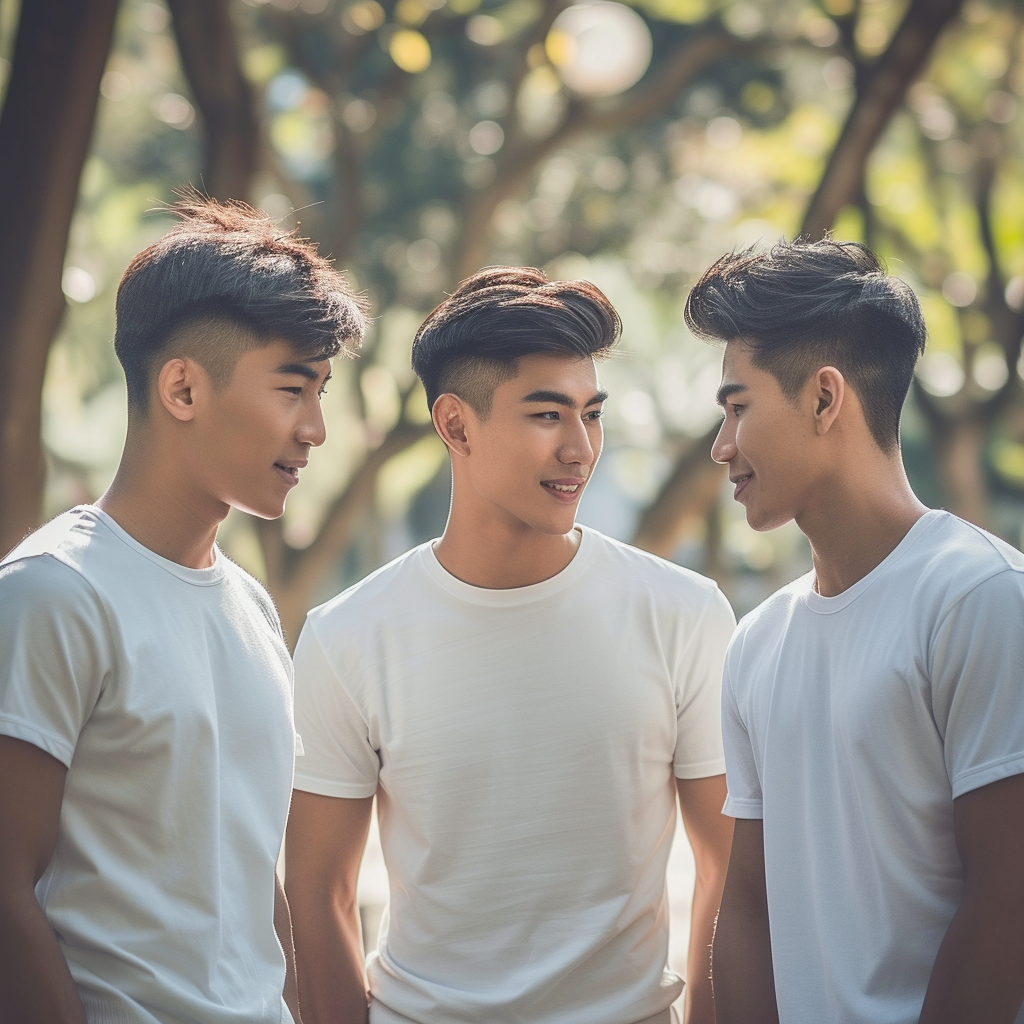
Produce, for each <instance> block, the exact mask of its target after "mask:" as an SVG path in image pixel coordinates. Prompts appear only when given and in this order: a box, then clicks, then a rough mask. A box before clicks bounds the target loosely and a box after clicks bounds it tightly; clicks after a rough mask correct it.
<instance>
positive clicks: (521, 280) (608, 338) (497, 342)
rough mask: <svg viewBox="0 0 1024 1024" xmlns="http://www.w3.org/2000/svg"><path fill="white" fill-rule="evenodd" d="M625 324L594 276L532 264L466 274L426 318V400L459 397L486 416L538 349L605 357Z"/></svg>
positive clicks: (417, 352)
mask: <svg viewBox="0 0 1024 1024" xmlns="http://www.w3.org/2000/svg"><path fill="white" fill-rule="evenodd" d="M621 331H622V324H621V321H620V320H619V314H618V313H616V311H615V307H614V306H612V304H611V303H610V302H609V301H608V299H607V297H606V296H605V294H604V293H603V292H602V291H601V289H600V288H598V287H597V285H594V284H591V283H590V282H589V281H549V280H548V278H547V277H546V276H545V275H544V273H543V272H542V271H540V270H536V269H534V268H533V267H487V268H486V269H484V270H481V271H479V272H478V273H476V274H474V275H473V276H472V277H468V278H466V280H465V281H463V282H462V283H461V284H460V285H459V286H458V287H457V288H456V289H455V291H454V292H452V294H451V295H449V296H448V298H447V299H445V300H444V302H442V303H441V304H440V305H439V306H438V307H437V308H436V309H435V310H434V311H433V312H432V313H431V314H430V315H429V316H428V317H427V319H426V320H424V321H423V323H422V325H421V326H420V329H419V330H418V331H417V332H416V337H415V339H414V340H413V343H412V366H413V369H414V370H415V371H416V375H417V376H418V377H419V379H420V380H421V381H422V382H423V388H424V390H425V391H426V393H427V404H428V405H429V406H430V407H431V408H433V407H434V402H436V401H437V399H438V396H439V395H444V394H453V395H458V397H459V398H461V399H462V400H463V401H465V402H467V403H468V404H469V405H470V406H471V407H472V408H473V410H474V411H475V412H476V413H477V415H478V416H480V417H481V418H484V419H486V417H487V416H488V415H490V411H491V399H492V398H493V396H494V389H495V388H496V387H498V385H499V384H502V383H503V382H505V381H507V380H511V379H512V378H513V377H515V376H516V374H517V373H518V372H519V366H518V360H519V359H520V358H521V357H522V356H526V355H532V354H535V353H554V354H559V355H568V356H577V357H579V358H581V359H583V358H586V357H587V356H597V355H601V354H604V353H605V352H607V350H608V349H610V348H611V347H612V346H613V345H614V344H615V342H616V341H617V340H618V337H619V334H620V333H621Z"/></svg>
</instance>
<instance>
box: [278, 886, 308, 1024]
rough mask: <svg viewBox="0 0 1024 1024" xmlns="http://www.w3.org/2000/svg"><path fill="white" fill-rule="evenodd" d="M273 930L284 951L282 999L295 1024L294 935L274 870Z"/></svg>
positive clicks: (297, 1022) (298, 1019) (297, 1015)
mask: <svg viewBox="0 0 1024 1024" xmlns="http://www.w3.org/2000/svg"><path fill="white" fill-rule="evenodd" d="M274 931H276V932H277V941H278V942H280V943H281V949H282V951H283V952H284V965H285V975H284V1001H285V1005H286V1006H287V1007H288V1009H289V1011H290V1012H291V1015H292V1020H294V1021H295V1024H302V1015H301V1014H300V1013H299V982H298V978H297V977H296V976H295V936H294V935H293V934H292V914H291V910H290V909H289V907H288V900H287V899H286V898H285V895H284V888H283V887H282V885H281V879H280V878H279V877H278V875H277V872H276V871H275V872H274Z"/></svg>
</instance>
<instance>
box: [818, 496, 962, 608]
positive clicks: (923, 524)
mask: <svg viewBox="0 0 1024 1024" xmlns="http://www.w3.org/2000/svg"><path fill="white" fill-rule="evenodd" d="M947 514H948V513H946V512H944V511H943V510H942V509H936V508H933V509H929V510H928V511H927V512H925V514H924V515H923V516H921V518H920V519H918V520H917V522H916V523H914V525H913V526H912V527H911V528H910V529H909V530H908V531H907V532H906V534H904V536H903V539H902V540H901V541H900V542H899V544H897V545H896V547H894V548H893V549H892V551H890V552H889V554H887V555H886V556H885V558H883V559H882V560H881V561H880V562H879V563H878V565H876V566H875V567H874V569H872V570H871V572H869V573H868V574H867V575H866V576H862V577H861V578H860V579H859V580H857V582H856V583H854V584H853V585H852V586H850V587H847V588H846V590H844V591H843V592H842V593H841V594H836V595H835V596H834V597H822V595H821V594H819V593H818V592H817V591H816V590H815V589H814V581H815V574H814V570H813V569H812V570H811V571H810V572H809V573H808V574H807V575H806V576H804V577H803V580H802V581H801V582H802V583H803V585H804V588H805V590H804V594H803V598H804V601H805V602H806V604H807V607H808V608H810V609H811V611H813V612H817V613H818V614H819V615H831V614H832V613H833V612H838V611H841V610H842V609H843V608H846V607H848V606H849V605H851V604H852V603H853V602H854V601H856V600H857V598H858V597H860V596H861V594H863V593H865V592H866V591H867V590H869V589H870V588H871V587H872V586H873V585H874V583H875V581H876V580H878V579H879V578H880V577H881V576H884V575H885V574H886V573H887V572H889V571H890V570H891V569H892V568H893V567H894V566H895V565H896V564H897V563H898V562H900V561H901V560H902V559H903V558H904V557H905V556H906V554H907V553H908V552H909V551H910V549H911V548H912V547H913V546H914V545H915V544H916V543H917V542H918V540H920V538H921V537H922V536H923V535H924V534H925V533H927V531H928V530H929V529H931V526H932V524H933V523H935V522H936V521H937V520H938V519H941V518H942V517H943V516H944V515H947Z"/></svg>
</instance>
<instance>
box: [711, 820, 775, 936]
mask: <svg viewBox="0 0 1024 1024" xmlns="http://www.w3.org/2000/svg"><path fill="white" fill-rule="evenodd" d="M726 906H729V907H730V909H734V910H739V911H741V912H742V913H744V914H746V915H748V916H757V917H764V918H767V917H768V888H767V884H766V882H765V874H764V829H763V822H762V821H761V819H760V818H737V819H736V824H735V829H734V831H733V837H732V852H731V854H730V856H729V870H728V872H727V874H726V876H725V892H724V893H723V895H722V908H723V910H724V909H725V907H726Z"/></svg>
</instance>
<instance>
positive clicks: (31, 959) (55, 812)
mask: <svg viewBox="0 0 1024 1024" xmlns="http://www.w3.org/2000/svg"><path fill="white" fill-rule="evenodd" d="M66 775H67V769H66V768H65V767H64V765H63V764H61V762H60V761H58V760H57V759H56V758H55V757H51V756H50V755H49V754H47V753H46V752H45V751H42V750H40V749H39V748H38V747H34V746H32V745H31V744H30V743H25V742H23V741H22V740H16V739H12V738H10V737H8V736H0V1022H2V1024H86V1021H85V1010H83V1008H82V1004H81V1002H80V1000H79V998H78V993H77V991H76V990H75V984H74V982H73V981H72V980H71V972H70V971H69V970H68V965H67V961H66V960H65V959H64V954H63V953H62V952H61V948H60V945H59V944H58V942H57V937H56V936H55V935H54V933H53V929H52V928H51V927H50V925H49V922H48V921H47V920H46V916H45V915H44V914H43V910H42V908H41V907H40V906H39V902H38V900H37V899H36V894H35V886H36V883H37V882H38V881H39V879H40V878H41V877H42V875H43V872H44V871H45V870H46V867H47V865H48V864H49V863H50V858H51V857H52V856H53V850H54V847H55V846H56V843H57V830H58V824H59V821H60V807H61V801H62V799H63V796H64V779H65V776H66Z"/></svg>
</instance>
